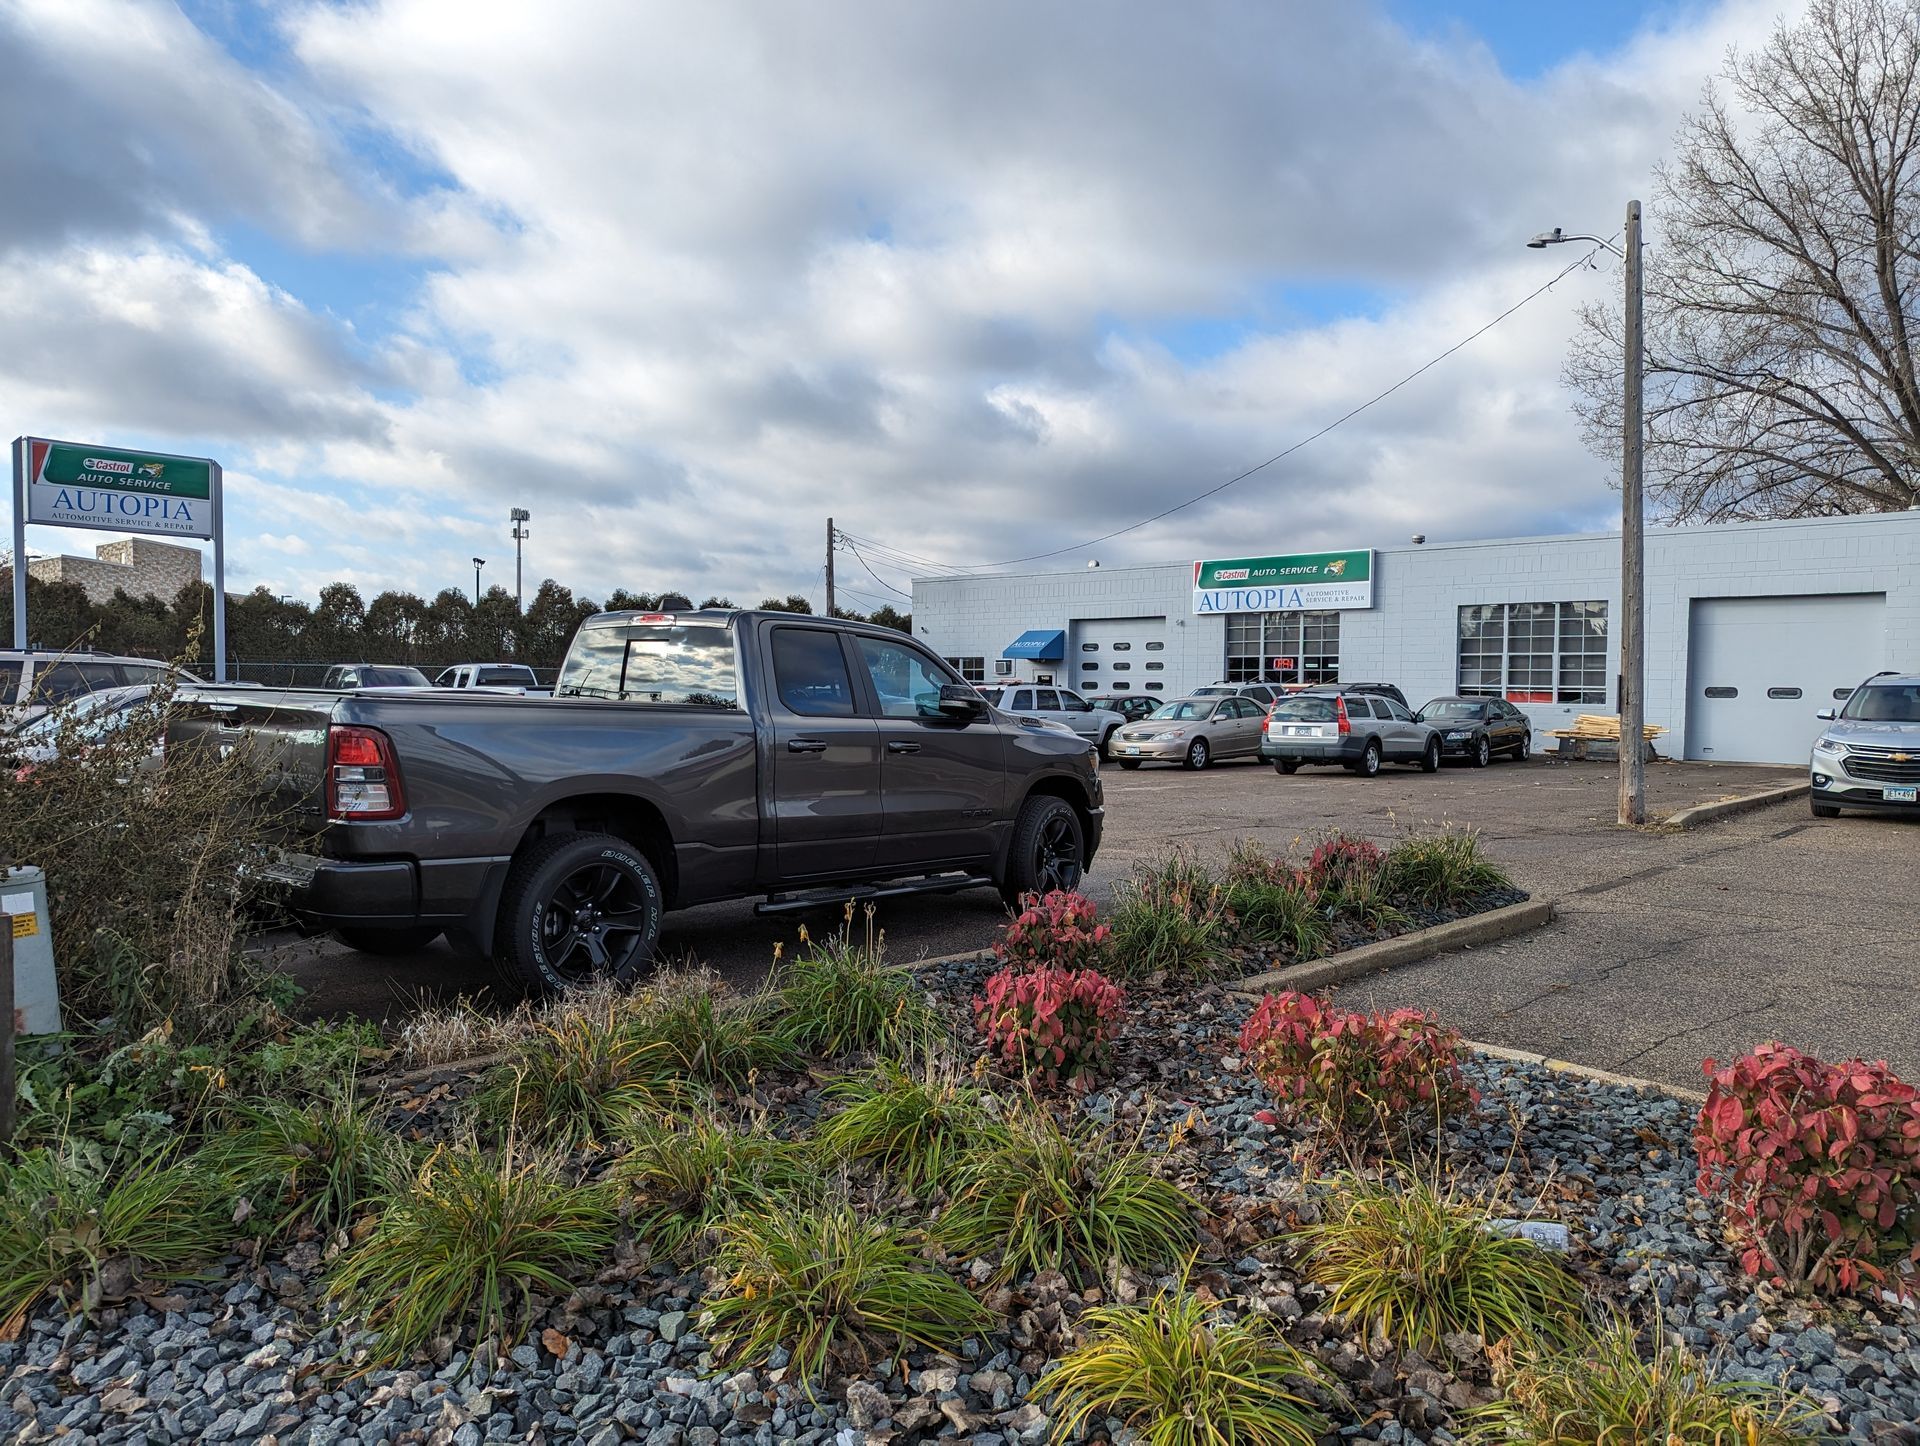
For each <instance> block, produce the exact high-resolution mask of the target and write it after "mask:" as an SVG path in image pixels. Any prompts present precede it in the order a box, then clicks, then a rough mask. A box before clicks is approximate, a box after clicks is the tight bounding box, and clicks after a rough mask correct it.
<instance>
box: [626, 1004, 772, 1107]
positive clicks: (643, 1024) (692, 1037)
mask: <svg viewBox="0 0 1920 1446" xmlns="http://www.w3.org/2000/svg"><path fill="white" fill-rule="evenodd" d="M633 1029H634V1033H635V1034H636V1036H638V1037H640V1038H643V1039H647V1040H651V1041H654V1042H657V1043H658V1044H659V1045H660V1046H661V1047H662V1048H663V1049H664V1050H665V1051H666V1058H667V1062H668V1067H669V1068H670V1069H671V1070H672V1072H673V1073H674V1074H675V1075H677V1076H678V1077H679V1078H681V1079H682V1080H685V1081H687V1082H688V1083H690V1084H696V1085H701V1086H704V1087H706V1088H708V1089H716V1090H719V1089H724V1090H732V1091H735V1092H738V1091H740V1090H743V1089H745V1088H747V1086H748V1085H749V1084H750V1083H751V1082H752V1081H753V1079H754V1078H755V1077H756V1076H757V1075H758V1074H759V1073H760V1072H761V1071H762V1070H768V1069H787V1068H790V1067H792V1066H794V1065H796V1064H798V1063H799V1062H800V1054H799V1051H798V1050H797V1049H796V1048H795V1047H794V1045H793V1043H792V1041H791V1040H790V1039H789V1037H788V1035H787V1033H786V1029H785V1026H784V1024H783V1022H782V1020H781V1010H780V1003H779V1000H778V999H777V998H776V997H775V996H773V995H772V994H769V993H766V992H761V993H757V994H750V995H746V996H744V997H742V996H736V995H732V994H729V993H728V992H727V991H726V989H725V986H724V985H722V984H721V983H720V982H719V981H718V980H716V979H714V978H712V977H710V976H697V975H696V976H692V977H686V978H681V979H674V980H669V981H667V982H665V983H664V984H662V985H660V986H658V987H656V988H654V989H650V990H648V991H647V993H646V995H645V996H644V997H643V998H642V999H641V1000H640V1002H639V1003H638V1005H637V1006H636V1015H635V1020H634V1025H633Z"/></svg>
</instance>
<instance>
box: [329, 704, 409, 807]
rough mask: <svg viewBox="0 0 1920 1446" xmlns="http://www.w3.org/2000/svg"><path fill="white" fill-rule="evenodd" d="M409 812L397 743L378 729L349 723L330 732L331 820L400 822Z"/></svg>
mask: <svg viewBox="0 0 1920 1446" xmlns="http://www.w3.org/2000/svg"><path fill="white" fill-rule="evenodd" d="M406 811H407V795H406V790H405V789H403V788H402V787H401V786H400V766H399V764H398V762H397V761H396V760H395V759H394V756H393V740H392V739H391V738H389V737H387V735H386V734H384V733H382V732H381V731H380V730H379V729H378V728H359V727H355V726H353V725H352V724H347V723H334V724H330V725H329V726H328V728H327V817H328V818H331V819H361V820H368V819H376V820H377V819H383V818H399V817H400V816H401V815H402V814H403V813H405V812H406Z"/></svg>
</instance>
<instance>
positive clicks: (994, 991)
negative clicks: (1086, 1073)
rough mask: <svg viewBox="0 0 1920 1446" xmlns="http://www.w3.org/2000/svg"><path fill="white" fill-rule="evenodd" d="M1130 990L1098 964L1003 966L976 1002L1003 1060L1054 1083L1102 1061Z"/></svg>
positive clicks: (977, 1018) (979, 1020)
mask: <svg viewBox="0 0 1920 1446" xmlns="http://www.w3.org/2000/svg"><path fill="white" fill-rule="evenodd" d="M1125 1013H1126V994H1125V993H1124V992H1123V991H1122V990H1121V988H1120V986H1119V985H1117V984H1115V983H1113V982H1112V981H1110V980H1109V979H1107V978H1106V976H1105V975H1103V974H1101V973H1100V972H1099V970H1097V969H1032V970H1028V971H1026V972H1024V973H1022V972H1021V971H1019V970H1017V969H1012V968H1007V969H1002V970H1001V971H1000V972H999V973H997V974H995V975H994V976H993V977H992V978H991V979H989V980H987V983H986V989H985V991H984V992H983V993H981V994H980V995H979V996H978V997H977V998H975V1000H974V1001H973V1019H974V1023H975V1024H977V1025H978V1026H979V1027H980V1030H981V1032H982V1033H983V1034H985V1035H986V1036H987V1047H988V1048H989V1049H990V1050H991V1051H992V1052H993V1053H994V1054H995V1055H997V1056H998V1057H999V1059H1000V1061H1001V1063H1003V1064H1005V1065H1007V1066H1008V1067H1009V1068H1012V1069H1016V1070H1018V1071H1019V1072H1020V1073H1021V1074H1023V1075H1025V1076H1026V1077H1027V1078H1028V1079H1029V1080H1032V1081H1035V1082H1036V1083H1039V1084H1042V1085H1046V1086H1049V1087H1051V1086H1053V1085H1056V1084H1058V1083H1059V1082H1060V1081H1061V1080H1063V1079H1067V1078H1070V1077H1071V1076H1073V1075H1076V1074H1078V1073H1080V1072H1081V1071H1082V1070H1084V1069H1086V1068H1087V1067H1088V1066H1090V1065H1092V1064H1095V1063H1097V1062H1098V1060H1099V1058H1100V1056H1101V1054H1102V1053H1103V1052H1104V1051H1105V1049H1106V1046H1107V1044H1108V1042H1109V1041H1110V1040H1112V1038H1113V1037H1114V1035H1116V1034H1118V1033H1119V1031H1120V1021H1121V1019H1122V1018H1123V1017H1124V1016H1125Z"/></svg>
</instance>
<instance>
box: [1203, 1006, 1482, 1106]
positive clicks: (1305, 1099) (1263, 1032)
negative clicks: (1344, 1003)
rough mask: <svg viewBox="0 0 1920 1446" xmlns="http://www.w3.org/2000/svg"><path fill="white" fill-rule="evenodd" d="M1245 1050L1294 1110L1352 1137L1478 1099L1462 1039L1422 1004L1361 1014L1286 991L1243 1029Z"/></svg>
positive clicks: (1263, 1077) (1258, 1011)
mask: <svg viewBox="0 0 1920 1446" xmlns="http://www.w3.org/2000/svg"><path fill="white" fill-rule="evenodd" d="M1240 1052H1241V1053H1242V1054H1244V1055H1245V1056H1246V1057H1247V1060H1248V1062H1249V1063H1250V1064H1251V1065H1252V1068H1253V1072H1254V1073H1255V1074H1256V1075H1258V1076H1259V1078H1260V1082H1261V1083H1262V1084H1264V1085H1265V1086H1266V1087H1267V1088H1268V1089H1269V1090H1271V1091H1272V1092H1273V1095H1274V1098H1276V1099H1278V1100H1279V1101H1280V1102H1281V1103H1282V1104H1283V1105H1285V1106H1286V1107H1287V1108H1288V1109H1290V1110H1292V1111H1294V1112H1295V1113H1296V1114H1300V1115H1304V1116H1306V1117H1307V1118H1309V1119H1311V1120H1313V1121H1314V1122H1315V1123H1316V1124H1318V1125H1319V1126H1320V1127H1321V1128H1322V1129H1325V1130H1327V1131H1329V1132H1330V1133H1332V1134H1334V1135H1336V1136H1338V1137H1341V1138H1345V1139H1353V1140H1360V1141H1366V1140H1371V1139H1374V1138H1376V1137H1379V1136H1383V1135H1384V1136H1388V1137H1394V1136H1399V1135H1402V1134H1405V1133H1410V1132H1411V1131H1413V1130H1415V1129H1419V1128H1422V1127H1424V1126H1425V1125H1427V1124H1435V1125H1437V1124H1439V1123H1441V1122H1442V1121H1444V1120H1446V1119H1448V1118H1450V1117H1451V1116H1453V1115H1456V1114H1458V1113H1460V1112H1461V1111H1462V1110H1465V1109H1467V1108H1469V1107H1470V1106H1472V1105H1473V1104H1475V1103H1476V1102H1477V1101H1478V1100H1479V1098H1480V1097H1479V1094H1478V1093H1477V1092H1476V1091H1475V1090H1474V1088H1473V1087H1472V1086H1471V1085H1469V1084H1468V1083H1467V1082H1466V1079H1465V1078H1464V1077H1463V1076H1462V1075H1461V1073H1460V1054H1461V1046H1460V1036H1459V1034H1458V1033H1457V1032H1456V1031H1454V1030H1451V1029H1446V1028H1443V1027H1442V1026H1441V1025H1438V1024H1436V1023H1434V1021H1433V1020H1431V1019H1429V1018H1428V1017H1427V1016H1426V1015H1424V1014H1422V1013H1420V1011H1419V1010H1417V1009H1395V1010H1393V1011H1391V1012H1390V1013H1387V1014H1361V1013H1358V1012H1355V1011H1351V1010H1345V1009H1336V1008H1335V1007H1334V1006H1333V1005H1331V1004H1329V1003H1328V1002H1327V1001H1326V1000H1324V999H1315V998H1313V997H1312V996H1310V995H1306V994H1300V993H1298V992H1296V991H1294V990H1288V991H1287V992H1285V993H1284V994H1269V995H1267V996H1266V997H1265V998H1264V999H1262V1000H1261V1001H1260V1005H1259V1007H1258V1008H1257V1009H1255V1010H1254V1011H1253V1014H1252V1016H1251V1017H1250V1018H1248V1020H1247V1022H1246V1025H1245V1026H1244V1027H1243V1028H1242V1029H1241V1031H1240Z"/></svg>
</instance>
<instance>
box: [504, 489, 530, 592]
mask: <svg viewBox="0 0 1920 1446" xmlns="http://www.w3.org/2000/svg"><path fill="white" fill-rule="evenodd" d="M532 517H533V514H532V513H531V512H529V511H527V509H526V508H524V507H516V508H514V509H513V510H512V511H510V512H508V513H507V521H509V522H511V523H512V524H513V603H514V606H515V607H519V606H521V597H520V544H521V543H523V542H525V541H526V540H527V539H528V538H529V537H531V536H533V534H532V533H531V532H529V531H527V529H526V528H524V527H522V526H521V525H520V524H521V523H523V522H526V521H529V520H530V519H531V518H532Z"/></svg>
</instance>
